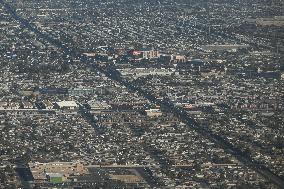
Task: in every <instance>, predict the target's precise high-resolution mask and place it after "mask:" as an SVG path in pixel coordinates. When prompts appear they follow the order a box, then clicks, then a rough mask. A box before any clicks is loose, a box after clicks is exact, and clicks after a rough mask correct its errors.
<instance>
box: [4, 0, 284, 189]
mask: <svg viewBox="0 0 284 189" xmlns="http://www.w3.org/2000/svg"><path fill="white" fill-rule="evenodd" d="M0 4H2V5H3V7H4V8H5V9H6V11H7V12H8V13H9V14H10V15H11V16H12V17H13V18H14V19H15V20H16V21H18V22H19V23H20V24H21V25H22V26H24V27H26V28H27V29H29V30H30V31H31V32H34V33H35V34H36V35H38V37H40V38H42V39H43V40H46V41H47V42H49V43H50V44H52V45H54V46H56V47H57V48H60V49H62V50H63V52H64V53H65V54H67V55H70V56H71V57H76V58H77V57H81V60H82V62H84V63H86V64H88V65H90V66H91V67H93V68H95V69H97V70H98V71H100V72H101V73H103V74H105V75H106V76H107V77H109V78H110V79H112V80H114V81H117V82H118V83H120V84H121V85H123V86H125V87H127V89H128V90H130V91H133V92H134V91H136V92H138V93H139V94H140V95H141V96H144V97H145V98H146V99H148V100H149V101H151V102H153V103H155V104H157V105H160V106H161V107H163V108H164V109H166V110H167V111H169V112H172V113H173V114H175V115H176V116H177V117H178V118H179V119H180V120H181V121H182V122H184V123H186V124H187V125H188V126H189V127H190V128H191V129H193V130H195V131H196V132H198V133H199V134H201V135H202V136H204V137H205V138H208V139H209V140H211V141H212V142H214V143H216V144H218V145H219V146H220V147H221V148H223V149H224V150H225V151H226V152H228V153H230V154H232V155H233V156H234V157H235V158H236V159H238V160H239V161H240V162H241V163H243V164H244V165H246V166H247V167H250V168H251V169H253V170H255V171H256V172H258V173H259V174H261V175H263V176H264V177H265V178H266V179H268V180H269V181H270V182H272V183H274V184H275V185H277V186H278V187H279V188H282V187H283V186H284V180H283V179H282V178H280V177H279V176H278V175H276V174H274V173H273V172H271V171H270V170H269V169H268V168H266V167H265V166H263V165H258V166H255V164H256V163H255V162H254V161H253V160H252V159H251V158H250V157H249V156H248V155H247V154H244V153H243V152H242V151H241V150H240V149H238V148H237V147H235V146H234V145H232V144H231V143H230V142H228V141H227V140H226V139H224V138H222V137H221V136H219V135H217V134H215V133H213V131H211V130H210V129H208V128H204V127H201V126H200V125H199V124H198V123H197V122H196V121H195V120H194V119H193V118H191V117H190V116H189V115H188V114H187V113H186V111H185V110H184V109H182V108H177V107H175V106H174V105H173V104H172V103H170V102H169V101H165V100H160V99H157V98H156V97H155V96H154V95H152V94H151V93H150V92H148V91H145V90H143V89H142V88H141V87H139V86H136V85H134V84H132V83H131V82H129V81H128V80H126V79H123V78H122V77H121V76H120V73H119V72H118V71H117V70H116V69H115V68H114V67H111V66H108V67H104V68H102V67H100V66H99V65H98V64H96V63H94V62H93V61H89V59H87V57H86V56H85V55H83V54H77V53H76V52H74V50H72V48H69V47H66V46H65V45H64V44H62V43H61V42H60V41H58V40H57V39H53V38H52V37H50V36H49V35H48V34H46V33H43V32H41V31H39V30H38V29H37V28H36V27H35V26H33V25H32V24H31V23H30V22H29V21H28V20H26V19H24V18H23V17H21V16H20V15H18V14H17V13H16V11H15V9H14V8H13V7H12V6H11V5H10V4H8V3H7V2H6V1H4V0H0Z"/></svg>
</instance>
